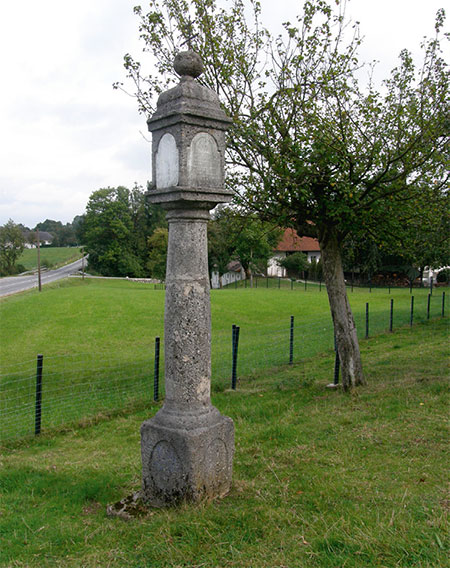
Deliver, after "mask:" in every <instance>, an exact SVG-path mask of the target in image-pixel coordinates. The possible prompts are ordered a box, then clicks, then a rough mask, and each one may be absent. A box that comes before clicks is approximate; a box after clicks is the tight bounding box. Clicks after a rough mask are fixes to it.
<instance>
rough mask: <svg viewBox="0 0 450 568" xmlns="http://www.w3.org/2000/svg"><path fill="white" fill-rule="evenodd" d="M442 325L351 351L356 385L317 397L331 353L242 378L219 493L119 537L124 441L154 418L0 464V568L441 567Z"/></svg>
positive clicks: (158, 513)
mask: <svg viewBox="0 0 450 568" xmlns="http://www.w3.org/2000/svg"><path fill="white" fill-rule="evenodd" d="M447 324H448V321H447V320H445V319H444V320H437V321H434V322H430V323H425V324H421V325H418V326H416V327H414V328H412V329H409V328H405V329H402V330H398V331H396V332H395V333H394V334H385V335H379V336H377V337H374V338H370V339H369V340H368V341H364V342H362V353H363V357H364V361H365V372H366V376H367V380H368V385H367V386H366V387H363V388H359V389H357V390H356V391H355V392H354V393H352V394H344V393H342V392H341V391H329V390H326V389H325V388H324V385H325V384H326V383H328V382H329V371H330V368H332V365H333V357H332V354H331V353H328V354H322V355H319V356H316V357H312V358H307V359H304V360H303V361H301V362H299V363H296V364H295V365H293V366H285V367H283V368H280V369H268V370H266V371H258V372H255V373H253V374H252V375H250V376H248V377H242V378H241V381H240V383H239V385H238V390H237V391H236V392H232V391H229V390H227V391H224V392H220V393H215V394H214V397H213V403H214V404H215V405H216V406H217V407H218V408H219V409H220V411H221V412H223V413H224V414H226V415H228V416H231V417H232V418H233V420H234V423H235V427H236V453H235V459H234V475H233V488H232V491H231V493H230V495H228V496H227V497H226V498H224V499H222V500H216V501H213V502H210V503H204V504H201V505H199V506H186V505H183V506H180V507H178V508H175V509H167V510H156V509H153V510H151V511H150V512H149V514H148V515H147V516H146V517H144V518H141V519H135V520H132V521H129V522H124V521H122V520H120V519H118V518H108V517H106V515H105V509H106V505H107V504H108V503H112V502H115V501H117V500H119V499H121V498H122V497H124V496H126V495H128V494H130V493H131V492H132V491H135V490H137V489H138V488H139V485H140V476H141V465H140V448H139V444H140V441H139V426H140V424H141V422H142V421H143V420H144V419H146V418H147V417H148V416H150V415H152V414H154V413H155V412H156V410H157V408H158V406H157V405H149V406H148V408H141V409H140V410H138V411H136V412H130V413H128V414H127V413H125V412H124V413H122V414H121V415H118V416H116V417H114V418H112V419H109V420H108V419H105V418H102V417H101V416H98V417H97V420H94V421H93V422H91V423H89V424H87V425H86V427H84V428H71V429H67V430H66V431H64V432H61V433H53V434H52V435H43V436H41V437H39V438H37V439H35V440H31V441H30V440H27V441H22V442H21V443H17V444H16V445H14V446H12V447H10V448H8V449H5V451H4V452H3V453H2V455H1V458H0V461H1V463H0V489H1V493H2V500H1V502H0V536H1V538H2V541H3V546H2V547H1V548H0V550H1V552H0V565H1V566H8V567H9V566H26V567H29V568H33V567H38V566H39V567H46V566H64V567H67V568H70V567H74V568H75V567H79V566H83V567H85V568H90V567H98V566H110V567H123V566H129V567H132V568H138V567H139V568H143V567H152V568H158V567H167V568H169V567H170V568H178V567H191V568H194V567H200V566H205V567H208V568H229V567H233V568H245V567H248V568H250V567H251V568H275V567H278V568H281V567H289V568H303V567H305V568H310V567H311V568H319V567H320V568H338V567H339V568H341V567H343V566H345V567H346V568H362V567H364V568H370V567H377V568H393V567H399V568H406V567H415V568H417V567H421V568H425V567H427V568H437V567H441V566H442V567H445V566H448V556H447V552H448V549H447V543H448V540H447V536H448V535H447V533H446V529H447V525H446V517H445V515H446V512H447V511H448V507H449V502H450V501H449V495H448V493H447V492H446V489H447V481H448V479H447V473H446V468H447V465H448V461H447V458H448V455H447V454H448V445H447V442H448V427H447V419H448V343H447V338H448V328H447Z"/></svg>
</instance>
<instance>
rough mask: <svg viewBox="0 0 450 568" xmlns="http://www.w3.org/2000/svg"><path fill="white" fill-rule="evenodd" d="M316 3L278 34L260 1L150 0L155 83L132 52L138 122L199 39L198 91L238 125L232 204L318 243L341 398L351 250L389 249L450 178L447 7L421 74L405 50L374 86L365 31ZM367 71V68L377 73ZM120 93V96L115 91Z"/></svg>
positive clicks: (146, 15) (356, 367)
mask: <svg viewBox="0 0 450 568" xmlns="http://www.w3.org/2000/svg"><path fill="white" fill-rule="evenodd" d="M345 7H346V1H345V0H336V8H335V9H332V7H331V6H330V5H329V4H328V3H327V2H326V1H325V0H309V1H306V2H305V3H304V7H303V13H302V14H300V15H299V16H298V19H297V21H296V22H294V23H285V24H284V33H283V34H281V35H280V36H278V37H273V36H272V35H271V34H270V32H269V31H268V30H266V29H265V28H264V27H263V26H262V24H261V18H260V15H261V14H260V12H261V8H260V5H259V3H258V2H257V1H256V0H247V1H245V0H232V1H230V2H228V4H226V6H225V7H220V6H219V5H218V3H217V2H216V0H151V1H150V6H149V9H148V11H147V12H144V11H143V10H142V8H141V7H139V6H138V7H136V8H135V13H136V14H137V16H138V17H139V18H140V34H141V38H142V39H143V41H144V42H145V50H146V51H149V52H151V53H152V54H153V56H154V61H155V62H156V70H157V73H156V74H153V75H146V74H144V73H143V72H142V69H141V65H140V63H139V62H138V61H136V60H135V59H133V57H132V56H131V55H129V54H128V55H126V56H125V67H126V69H127V74H128V77H129V78H130V79H131V81H132V82H133V83H134V86H135V95H136V97H137V101H138V107H139V110H140V111H141V112H145V113H147V114H150V113H151V112H153V111H154V110H155V102H156V101H155V95H158V94H159V93H161V92H162V91H163V90H165V89H167V88H168V87H169V86H170V85H171V84H173V83H174V82H175V81H176V77H175V76H174V73H173V68H172V62H173V58H174V55H175V53H176V52H177V51H178V50H179V49H180V45H181V44H182V43H183V41H185V40H186V39H187V37H189V41H190V43H191V44H192V47H193V49H194V50H195V51H197V52H198V53H199V54H200V55H201V56H202V58H203V61H204V63H205V72H204V74H203V75H202V76H201V77H200V79H199V80H200V81H201V82H202V83H203V84H205V85H207V86H209V87H211V88H212V89H214V90H215V91H217V92H218V94H219V96H220V98H221V100H222V103H223V106H224V108H225V110H226V111H227V112H228V114H229V116H230V117H231V118H232V119H233V127H232V129H231V130H230V135H229V140H228V154H227V163H228V171H227V183H228V186H229V187H231V188H232V189H233V190H234V191H235V196H236V201H237V202H238V203H240V204H241V205H245V206H247V207H248V208H249V209H251V210H252V211H254V212H257V213H258V215H260V216H261V217H262V218H265V219H271V220H276V222H277V223H278V224H279V226H293V227H294V228H296V230H297V232H298V233H299V234H301V235H309V236H315V237H317V238H318V240H319V243H320V247H321V253H322V255H321V258H322V263H323V274H324V280H325V283H326V286H327V292H328V298H329V303H330V308H331V314H332V318H333V323H334V330H335V336H336V341H337V347H338V350H339V356H340V361H341V365H342V377H343V386H344V388H346V389H347V388H350V387H353V386H355V385H358V384H362V383H364V375H363V370H362V363H361V357H360V353H359V345H358V339H357V335H356V327H355V323H354V318H353V315H352V312H351V308H350V304H349V301H348V298H347V294H346V289H345V281H344V273H343V266H342V249H343V246H344V243H345V241H346V240H347V239H349V238H351V237H352V236H354V237H355V238H357V236H358V235H359V234H361V233H363V234H369V235H371V236H372V238H373V239H374V241H375V242H376V243H377V244H379V243H384V244H385V246H389V245H390V244H392V243H393V242H399V241H406V240H407V239H408V232H407V231H405V222H406V220H407V219H408V217H411V218H415V217H416V215H417V210H418V209H419V208H421V207H425V208H427V207H428V203H429V202H434V201H435V197H436V196H438V195H442V193H444V192H445V188H446V185H447V180H448V174H447V172H448V167H447V166H448V131H449V124H450V121H449V106H448V73H447V66H446V63H445V61H444V59H443V57H442V54H441V46H440V42H441V39H440V36H441V30H442V27H443V25H444V19H445V18H444V11H443V10H440V11H439V12H438V14H437V18H436V23H435V36H434V37H433V38H432V39H426V40H424V41H423V44H422V47H423V53H424V59H423V64H422V65H421V67H420V68H416V67H415V64H414V61H413V59H412V56H411V54H410V53H409V52H408V51H407V50H403V51H402V52H401V53H400V59H399V64H398V66H397V67H396V68H395V69H394V70H393V71H392V72H391V74H390V76H389V77H388V78H387V79H386V80H385V81H384V82H383V84H382V85H381V86H378V87H377V86H376V85H375V84H374V82H373V81H372V80H371V75H370V73H369V75H368V79H361V77H364V74H363V68H364V65H363V64H362V63H361V62H360V61H359V58H358V48H359V46H360V44H361V39H360V35H359V29H358V25H357V24H353V25H352V24H351V23H349V22H348V21H347V20H346V17H345ZM366 69H367V70H368V71H369V72H370V70H371V66H370V65H369V66H367V67H366ZM115 86H116V87H118V88H119V87H121V85H120V84H116V85H115Z"/></svg>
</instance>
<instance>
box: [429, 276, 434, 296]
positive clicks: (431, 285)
mask: <svg viewBox="0 0 450 568" xmlns="http://www.w3.org/2000/svg"><path fill="white" fill-rule="evenodd" d="M432 295H433V277H431V278H430V296H432Z"/></svg>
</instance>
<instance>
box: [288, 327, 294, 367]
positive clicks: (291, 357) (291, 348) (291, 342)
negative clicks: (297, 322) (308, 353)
mask: <svg viewBox="0 0 450 568" xmlns="http://www.w3.org/2000/svg"><path fill="white" fill-rule="evenodd" d="M293 361H294V316H291V329H290V334H289V365H292V363H293Z"/></svg>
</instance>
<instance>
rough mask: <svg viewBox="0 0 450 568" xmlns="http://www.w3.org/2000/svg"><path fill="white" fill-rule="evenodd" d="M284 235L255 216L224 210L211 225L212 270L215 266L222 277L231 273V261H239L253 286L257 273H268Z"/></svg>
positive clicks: (210, 258) (230, 209)
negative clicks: (268, 266) (268, 267)
mask: <svg viewBox="0 0 450 568" xmlns="http://www.w3.org/2000/svg"><path fill="white" fill-rule="evenodd" d="M281 234H282V231H281V230H280V229H279V228H278V227H276V226H274V225H273V223H269V222H264V221H261V219H259V218H258V216H257V215H255V214H248V213H247V214H245V213H243V212H242V211H239V210H237V209H233V208H231V207H223V208H222V209H220V210H219V211H218V212H217V213H216V215H215V218H214V220H213V221H211V222H210V226H209V232H208V239H209V263H210V270H211V269H212V268H213V267H214V269H215V270H217V271H218V272H219V276H220V275H222V274H225V272H227V266H228V264H229V262H230V261H232V260H237V261H239V262H240V264H241V266H242V268H243V269H244V271H245V275H246V278H248V279H249V281H250V286H252V285H253V274H254V273H255V272H262V273H264V272H265V271H266V269H267V263H268V261H269V258H270V257H271V256H272V255H273V251H274V249H275V247H276V245H277V244H278V242H279V240H280V237H281ZM211 271H212V270H211Z"/></svg>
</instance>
